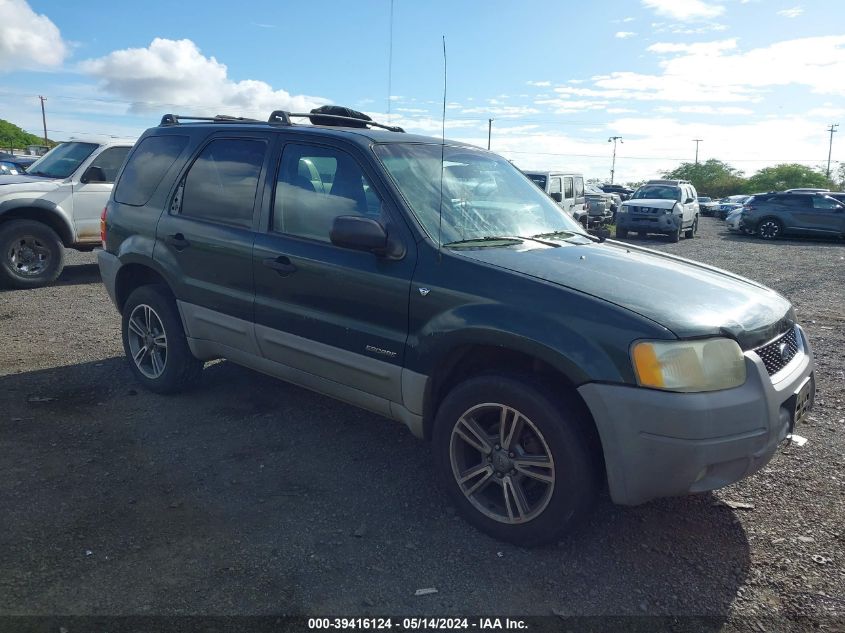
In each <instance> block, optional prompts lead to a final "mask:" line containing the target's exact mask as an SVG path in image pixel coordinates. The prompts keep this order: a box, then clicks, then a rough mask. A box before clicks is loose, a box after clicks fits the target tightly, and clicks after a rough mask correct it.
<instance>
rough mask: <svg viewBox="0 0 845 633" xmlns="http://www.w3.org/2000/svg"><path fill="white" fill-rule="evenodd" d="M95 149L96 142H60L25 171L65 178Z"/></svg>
mask: <svg viewBox="0 0 845 633" xmlns="http://www.w3.org/2000/svg"><path fill="white" fill-rule="evenodd" d="M95 149H97V144H96V143H62V144H61V145H57V146H56V147H54V148H53V149H52V150H50V151H49V152H47V153H46V154H44V156H42V157H41V158H39V159H38V160H37V161H35V162H34V163H32V165H30V166H29V169H27V170H26V171H27V173H28V174H30V175H33V176H44V177H45V178H67V177H68V176H70V175H71V174H72V173H73V172H75V171H76V170H77V168H78V167H79V166H80V165H81V164H82V161H84V160H85V159H86V158H88V157H89V156H90V155H91V152H93V151H94V150H95Z"/></svg>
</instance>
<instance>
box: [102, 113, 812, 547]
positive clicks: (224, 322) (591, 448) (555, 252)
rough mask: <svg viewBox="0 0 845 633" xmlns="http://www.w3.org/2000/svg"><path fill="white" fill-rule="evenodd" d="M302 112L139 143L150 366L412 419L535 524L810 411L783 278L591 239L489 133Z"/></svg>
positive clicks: (473, 503)
mask: <svg viewBox="0 0 845 633" xmlns="http://www.w3.org/2000/svg"><path fill="white" fill-rule="evenodd" d="M324 111H325V110H324ZM301 116H308V115H307V114H305V115H299V114H291V113H286V112H275V113H273V114H272V115H271V116H270V119H269V122H267V123H264V122H259V121H245V120H235V119H232V118H218V119H215V120H214V121H207V120H206V121H198V122H190V120H189V119H187V118H185V117H177V116H174V115H167V116H165V117H164V119H163V120H162V123H161V125H159V126H157V127H153V128H151V129H149V130H147V131H146V132H145V133H144V134H143V136H142V137H141V139H140V140H139V141H138V144H137V145H136V146H135V148H134V149H133V150H132V152H131V153H130V155H129V157H128V159H127V162H126V164H125V165H124V167H123V168H122V169H121V171H120V174H119V175H118V179H117V184H116V185H115V189H114V191H113V194H112V197H111V198H110V200H109V203H108V205H107V207H106V209H105V210H104V212H103V218H102V227H103V235H102V239H103V243H104V249H103V250H101V251H98V262H99V266H100V271H101V274H102V278H103V282H104V284H105V287H106V290H107V291H108V294H109V296H110V297H111V299H112V300H113V301H114V303H115V305H116V306H117V309H118V310H119V312H120V314H121V315H122V322H121V332H122V338H123V346H124V350H125V352H126V355H127V359H128V363H129V366H130V368H131V371H132V372H133V374H134V375H135V378H136V379H137V380H138V382H139V383H140V384H142V385H143V386H145V387H146V388H148V389H150V390H152V391H155V392H160V393H172V392H177V391H179V390H181V389H183V388H185V387H186V386H188V385H190V384H192V383H194V382H195V381H196V380H197V379H198V378H199V377H200V375H201V373H202V368H203V362H204V361H206V360H209V359H214V358H220V357H222V358H227V359H229V360H230V361H232V362H234V363H238V364H241V365H244V366H246V367H250V368H253V369H255V370H258V371H261V372H263V373H266V374H270V375H273V376H276V377H279V378H282V379H284V380H287V381H289V382H293V383H296V384H298V385H301V386H304V387H306V388H309V389H312V390H315V391H318V392H321V393H324V394H326V395H329V396H333V397H335V398H339V399H341V400H344V401H346V402H348V403H351V404H354V405H357V406H360V407H363V408H365V409H369V410H371V411H374V412H376V413H379V414H381V415H384V416H387V417H389V418H392V419H395V420H398V421H401V422H403V423H405V424H406V425H407V426H408V427H409V428H410V430H411V431H412V432H413V433H414V434H415V435H416V436H418V437H421V438H426V439H429V440H431V442H432V443H433V449H434V466H435V469H436V472H437V475H438V477H439V479H440V483H441V486H442V489H443V490H444V491H445V493H446V494H447V495H448V496H449V498H450V499H451V500H452V502H453V503H454V504H455V505H456V506H457V508H458V509H459V511H460V513H461V514H463V516H464V517H466V519H467V520H469V521H470V522H471V523H472V524H474V525H476V526H477V527H478V528H479V529H481V530H483V531H485V532H487V533H489V534H491V535H493V536H494V537H496V538H500V539H503V540H507V541H511V542H516V543H523V544H525V543H541V542H548V541H554V540H556V539H557V538H559V537H560V536H561V535H562V534H563V533H564V532H566V531H567V530H568V529H569V528H570V527H571V526H572V525H573V523H574V522H576V521H577V520H578V519H580V518H582V517H583V516H584V515H585V514H586V513H587V511H588V509H589V507H590V504H591V502H592V501H593V500H594V499H595V497H596V495H597V494H598V492H599V489H600V488H602V487H603V486H604V481H606V482H607V488H608V489H609V492H610V496H611V498H612V499H613V500H614V501H615V502H616V503H621V504H628V505H631V504H640V503H643V502H645V501H648V500H649V499H653V498H655V497H661V496H665V495H680V494H687V493H693V492H701V491H704V490H710V489H713V488H718V487H722V486H726V485H728V484H730V483H732V482H734V481H737V480H738V479H741V478H742V477H745V476H748V475H750V474H751V473H753V472H755V471H756V470H758V469H760V468H762V467H763V466H764V465H765V464H766V463H767V462H768V461H769V459H771V457H772V455H773V454H774V453H775V451H776V450H777V447H778V445H779V444H780V443H781V442H782V441H783V440H784V438H785V437H786V435H787V434H788V433H790V432H791V429H792V427H793V425H794V424H795V423H796V421H800V420H801V419H802V418H803V416H804V415H805V414H806V412H807V411H808V410H809V408H810V407H811V405H812V402H813V394H814V384H815V383H814V378H813V376H814V374H813V356H812V352H811V350H810V344H809V341H808V340H807V337H806V335H805V334H804V331H803V330H802V329H801V327H800V326H799V325H798V324H797V323H796V320H795V313H794V310H793V308H792V306H791V305H790V303H789V301H788V300H787V299H786V298H784V297H783V296H781V295H779V294H778V293H776V292H774V291H773V290H770V289H768V288H765V287H763V286H761V285H759V284H757V283H755V282H752V281H749V280H747V279H743V278H741V277H737V276H735V275H733V274H731V273H728V272H724V271H720V270H717V269H715V268H712V267H709V266H704V265H700V264H697V263H695V262H692V261H689V260H684V259H681V258H677V257H673V256H671V255H668V254H664V253H656V252H653V251H650V250H648V249H642V248H638V247H636V246H633V245H629V244H620V243H618V242H614V241H610V240H607V241H602V240H600V239H598V238H594V237H592V236H590V235H588V234H586V233H585V232H584V231H583V228H582V227H581V225H580V224H578V223H577V222H575V221H574V220H573V219H572V217H571V216H570V215H569V214H568V213H566V212H565V211H563V210H562V209H561V208H560V207H559V206H558V205H556V204H555V203H554V202H553V201H552V200H551V199H550V198H549V197H548V196H547V195H545V194H544V193H543V192H542V191H540V190H539V189H538V188H537V187H536V186H534V185H533V184H532V183H531V182H529V180H528V179H527V178H525V177H524V176H523V175H522V174H521V173H520V172H519V171H518V170H517V169H515V168H514V167H513V166H512V165H511V164H510V163H509V162H508V161H507V160H505V159H504V158H501V157H498V156H496V155H494V154H491V153H490V152H487V151H484V150H481V149H476V148H472V147H468V146H467V145H466V144H465V143H453V142H450V141H445V142H441V139H439V138H427V137H423V136H413V135H409V134H404V133H401V132H399V131H395V130H396V129H397V128H390V127H388V126H385V127H387V129H386V130H377V129H372V127H370V128H367V127H365V126H367V125H369V126H376V125H377V124H375V123H373V122H369V123H364V122H363V121H362V120H361V119H359V118H357V117H351V118H341V117H338V118H337V119H329V121H331V122H332V123H333V124H334V125H336V124H337V123H340V124H343V123H347V124H348V125H350V126H355V127H335V126H327V125H325V124H323V125H317V124H315V125H296V124H293V123H292V120H294V119H297V118H298V117H301ZM311 166H313V167H314V168H315V170H316V174H315V173H314V172H313V171H312V170H311V168H310V167H311ZM315 179H319V182H318V183H317V184H316V185H315V184H314V182H313V181H314V180H315ZM677 187H678V188H681V189H685V188H684V187H680V185H678V186H677ZM702 315H704V316H706V318H702ZM284 422H285V421H284V420H281V419H280V420H279V423H281V424H283V423H284ZM383 449H384V447H374V450H373V452H372V454H371V456H370V457H369V459H371V460H376V461H382V460H383V461H384V463H388V462H389V461H390V459H391V457H390V455H389V454H388V453H386V452H385V451H384V450H383ZM344 450H347V449H346V448H344V447H343V446H342V445H338V444H326V446H325V447H324V453H325V461H326V463H327V464H331V460H332V453H333V452H339V451H344ZM365 471H366V475H367V476H368V477H370V478H372V477H377V476H379V475H378V474H374V473H377V472H378V469H375V470H373V469H368V468H367V467H366V466H365V465H363V464H362V471H361V472H362V473H364V472H365ZM420 485H421V486H423V487H428V486H429V485H430V484H429V482H420ZM409 499H410V500H411V502H413V499H414V496H413V493H411V494H410V496H409ZM406 501H407V500H406ZM385 503H391V500H389V499H386V500H385Z"/></svg>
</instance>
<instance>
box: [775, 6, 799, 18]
mask: <svg viewBox="0 0 845 633" xmlns="http://www.w3.org/2000/svg"><path fill="white" fill-rule="evenodd" d="M802 13H804V7H792V8H791V9H782V10H780V11H778V15H780V16H782V17H784V18H797V17H798V16H799V15H801V14H802Z"/></svg>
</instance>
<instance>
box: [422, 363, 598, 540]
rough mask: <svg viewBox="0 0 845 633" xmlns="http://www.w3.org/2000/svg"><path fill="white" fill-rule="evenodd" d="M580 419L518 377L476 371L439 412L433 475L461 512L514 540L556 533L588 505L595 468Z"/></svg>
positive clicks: (572, 406) (594, 488) (578, 413)
mask: <svg viewBox="0 0 845 633" xmlns="http://www.w3.org/2000/svg"><path fill="white" fill-rule="evenodd" d="M585 423H586V421H585V420H584V419H583V413H582V412H581V410H580V408H579V407H578V406H576V405H575V404H574V403H572V402H567V401H559V400H556V399H555V398H553V397H552V395H551V394H550V393H548V392H546V391H545V390H541V389H537V388H536V387H534V386H532V385H531V384H529V383H528V382H527V381H525V380H523V379H520V378H511V377H502V376H481V377H478V378H473V379H470V380H468V381H466V382H464V383H462V384H460V385H458V386H457V387H455V388H454V389H453V390H452V391H451V392H450V393H449V395H448V396H447V397H446V399H445V400H444V401H443V404H442V405H441V406H440V409H439V411H438V413H437V417H436V420H435V427H434V451H435V460H436V466H437V470H438V477H439V479H440V481H441V484H442V486H443V488H444V489H445V490H446V492H447V494H448V495H449V497H450V498H451V499H452V501H453V502H454V504H455V505H456V506H457V507H458V509H459V511H460V512H461V514H462V515H463V516H464V517H465V518H466V519H467V520H468V521H469V522H470V523H472V524H473V525H475V526H476V527H477V528H479V529H480V530H482V531H484V532H486V533H488V534H490V535H491V536H494V537H495V538H498V539H501V540H504V541H508V542H511V543H516V544H520V545H535V544H540V543H547V542H551V541H554V540H556V539H558V538H560V537H561V536H562V535H563V534H564V533H565V532H566V531H567V530H569V529H570V528H571V527H572V526H573V525H574V524H575V523H576V522H577V521H578V519H580V518H581V517H582V516H583V515H584V514H585V513H586V511H587V510H588V509H589V507H590V505H591V502H592V501H593V500H594V498H595V496H596V494H597V489H598V482H599V476H598V472H597V468H596V457H595V455H594V454H593V452H592V451H591V449H590V447H589V445H588V444H587V442H586V440H585V434H584V432H583V428H584V427H583V426H582V425H584V424H585Z"/></svg>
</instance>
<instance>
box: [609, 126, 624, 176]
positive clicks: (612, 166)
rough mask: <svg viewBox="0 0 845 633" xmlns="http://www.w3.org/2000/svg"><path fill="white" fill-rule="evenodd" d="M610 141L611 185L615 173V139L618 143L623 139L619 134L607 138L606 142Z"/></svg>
mask: <svg viewBox="0 0 845 633" xmlns="http://www.w3.org/2000/svg"><path fill="white" fill-rule="evenodd" d="M611 141H612V142H613V163H612V164H611V166H610V184H611V185H612V184H613V176H614V174H615V173H616V141H619V142H620V143H624V142H625V141H623V140H622V137H621V136H611V137H610V138H609V139H607V142H608V143H610V142H611Z"/></svg>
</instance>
